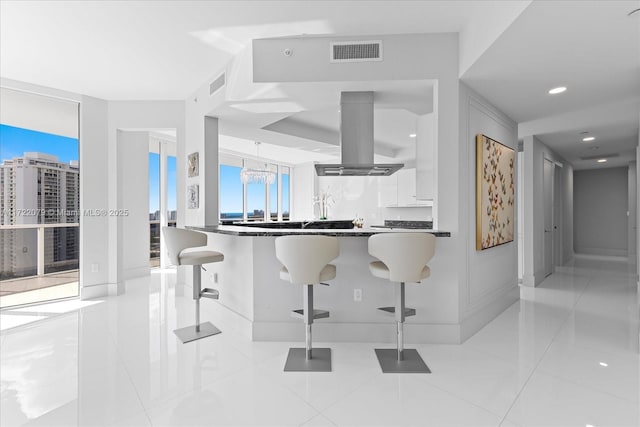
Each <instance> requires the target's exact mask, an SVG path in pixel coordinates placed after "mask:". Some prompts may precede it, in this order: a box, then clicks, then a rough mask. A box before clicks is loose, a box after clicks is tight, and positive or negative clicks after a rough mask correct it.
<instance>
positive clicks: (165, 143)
mask: <svg viewBox="0 0 640 427" xmlns="http://www.w3.org/2000/svg"><path fill="white" fill-rule="evenodd" d="M156 135H157V134H156V133H154V132H151V133H150V136H149V265H150V266H151V267H158V266H160V264H161V259H162V251H163V249H162V233H161V230H162V227H163V226H164V225H166V226H169V227H175V226H176V222H177V219H178V218H177V217H178V211H177V187H176V183H177V175H176V156H175V141H174V140H170V139H169V138H168V137H165V136H164V135H163V136H162V137H156ZM163 159H164V160H163ZM163 205H164V207H163ZM163 210H164V212H165V213H164V216H163V214H162V212H163Z"/></svg>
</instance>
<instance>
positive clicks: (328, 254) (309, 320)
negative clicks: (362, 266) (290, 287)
mask: <svg viewBox="0 0 640 427" xmlns="http://www.w3.org/2000/svg"><path fill="white" fill-rule="evenodd" d="M338 254H339V248H338V239H337V238H336V237H331V236H309V235H304V236H295V235H294V236H282V237H277V238H276V258H278V260H279V261H280V262H281V263H282V264H283V267H282V270H280V278H281V279H283V280H287V281H289V282H291V283H293V284H297V285H304V291H303V294H302V295H303V301H304V308H302V309H300V310H293V312H292V313H291V315H292V316H293V317H296V318H299V319H303V320H304V323H305V325H306V340H305V342H306V346H305V348H290V349H289V355H288V356H287V362H286V363H285V366H284V370H285V372H290V371H306V372H331V349H330V348H314V349H312V345H311V325H312V324H313V321H314V320H315V319H322V318H325V317H329V312H328V311H326V310H314V308H313V285H314V284H323V285H324V284H325V283H323V282H325V281H327V280H331V279H334V278H335V277H336V266H335V265H333V264H328V263H329V261H331V260H333V259H335V258H336V257H337V256H338Z"/></svg>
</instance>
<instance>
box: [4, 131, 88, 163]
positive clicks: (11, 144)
mask: <svg viewBox="0 0 640 427" xmlns="http://www.w3.org/2000/svg"><path fill="white" fill-rule="evenodd" d="M26 152H39V153H47V154H53V155H55V156H57V157H58V161H59V162H61V163H70V162H71V161H78V160H79V155H78V140H77V139H76V138H69V137H66V136H60V135H54V134H51V133H44V132H38V131H35V130H30V129H23V128H19V127H14V126H9V125H5V124H0V162H4V161H5V160H11V159H13V158H15V157H23V156H24V153H26Z"/></svg>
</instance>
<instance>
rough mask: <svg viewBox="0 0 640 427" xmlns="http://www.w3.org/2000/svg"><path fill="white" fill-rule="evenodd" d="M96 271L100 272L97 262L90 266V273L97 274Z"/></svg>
mask: <svg viewBox="0 0 640 427" xmlns="http://www.w3.org/2000/svg"><path fill="white" fill-rule="evenodd" d="M98 271H100V264H98V263H97V262H94V263H93V264H91V272H92V273H97V272H98Z"/></svg>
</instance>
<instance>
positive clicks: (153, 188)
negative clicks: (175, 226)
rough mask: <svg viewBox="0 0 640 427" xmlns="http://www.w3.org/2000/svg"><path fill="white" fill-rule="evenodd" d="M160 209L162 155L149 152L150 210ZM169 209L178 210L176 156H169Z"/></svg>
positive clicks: (151, 211)
mask: <svg viewBox="0 0 640 427" xmlns="http://www.w3.org/2000/svg"><path fill="white" fill-rule="evenodd" d="M159 209H160V155H159V154H156V153H149V212H150V213H154V212H155V211H157V210H159ZM167 210H169V211H175V210H176V158H175V157H173V156H168V157H167Z"/></svg>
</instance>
